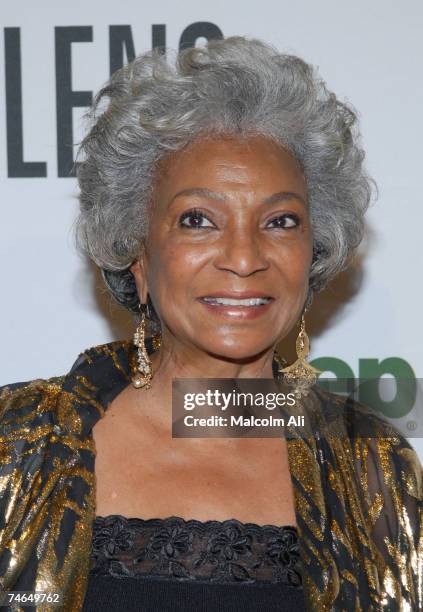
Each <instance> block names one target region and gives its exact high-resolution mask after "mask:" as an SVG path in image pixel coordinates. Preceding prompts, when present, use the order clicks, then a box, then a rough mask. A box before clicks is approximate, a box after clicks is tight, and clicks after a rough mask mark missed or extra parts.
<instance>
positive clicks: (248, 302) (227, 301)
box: [203, 297, 271, 306]
mask: <svg viewBox="0 0 423 612" xmlns="http://www.w3.org/2000/svg"><path fill="white" fill-rule="evenodd" d="M270 299H271V298H246V299H244V300H236V299H233V298H223V297H216V298H215V297H213V298H212V297H204V298H203V300H204V301H205V302H208V303H209V304H222V306H260V304H267V302H270Z"/></svg>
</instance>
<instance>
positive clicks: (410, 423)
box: [407, 421, 417, 431]
mask: <svg viewBox="0 0 423 612" xmlns="http://www.w3.org/2000/svg"><path fill="white" fill-rule="evenodd" d="M407 429H408V430H409V431H415V430H416V429H417V423H416V421H407Z"/></svg>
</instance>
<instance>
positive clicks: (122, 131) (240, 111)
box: [76, 37, 373, 331]
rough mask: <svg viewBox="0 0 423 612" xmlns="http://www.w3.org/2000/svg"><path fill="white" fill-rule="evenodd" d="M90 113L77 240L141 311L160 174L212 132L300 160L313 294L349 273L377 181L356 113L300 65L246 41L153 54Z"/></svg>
mask: <svg viewBox="0 0 423 612" xmlns="http://www.w3.org/2000/svg"><path fill="white" fill-rule="evenodd" d="M88 116H89V119H90V121H91V125H92V127H91V130H90V131H89V133H88V135H87V136H86V137H85V139H84V140H83V142H82V144H81V147H80V150H79V155H78V158H80V157H82V161H81V162H80V163H79V164H78V169H77V177H78V182H79V187H80V215H79V218H78V220H77V224H76V238H77V244H78V246H79V248H80V249H82V251H84V252H85V253H87V254H88V255H89V256H90V257H91V258H92V259H93V260H94V261H95V263H96V264H97V265H98V266H100V268H101V270H102V274H103V278H104V280H105V282H106V285H107V286H108V288H109V290H110V291H111V293H112V294H113V296H114V297H115V299H116V300H117V301H118V302H119V303H120V304H122V305H123V306H126V307H127V308H128V309H129V310H131V311H133V312H136V311H137V310H138V309H139V300H138V295H137V291H136V287H135V282H134V278H133V275H132V273H131V272H130V270H129V266H130V265H131V264H132V262H133V261H134V260H135V259H136V257H137V256H139V254H140V252H141V248H142V245H143V243H144V241H145V239H146V237H147V233H148V219H149V215H148V210H149V208H148V205H149V202H150V201H151V197H152V185H153V179H154V171H155V168H156V167H157V163H158V162H159V160H161V159H162V158H163V157H164V156H165V155H166V154H168V153H169V152H172V151H178V150H180V149H182V148H183V147H185V146H186V145H187V144H189V143H190V142H192V141H193V140H194V139H196V138H198V137H201V136H202V135H214V134H216V135H219V134H221V135H239V136H246V137H248V136H249V135H263V136H266V137H268V138H270V139H272V140H273V141H275V142H277V143H279V144H280V145H281V146H283V147H284V148H286V149H288V150H289V151H291V153H292V154H293V155H294V156H295V157H296V159H297V161H298V162H299V163H300V166H301V168H302V170H303V173H304V176H305V180H306V184H307V191H308V198H309V206H310V216H311V222H312V226H313V235H314V247H313V261H312V266H311V270H310V280H309V282H310V289H311V290H312V291H313V290H314V291H319V290H321V289H322V288H323V287H324V286H325V285H326V284H327V283H328V282H329V281H330V280H331V279H332V278H333V277H334V276H335V275H336V274H337V273H338V272H340V271H341V270H342V269H343V268H345V267H346V265H347V263H348V261H349V259H350V257H351V255H352V254H353V252H354V250H355V249H356V248H357V246H358V245H359V243H360V241H361V239H362V236H363V231H364V223H363V215H364V213H365V211H366V209H367V207H368V205H369V202H370V198H371V195H372V187H373V181H372V179H371V178H370V177H369V176H368V175H367V173H366V171H365V170H364V168H363V159H364V152H363V150H362V149H361V147H360V144H359V132H358V128H357V116H356V113H355V112H354V111H353V110H352V108H350V106H348V105H347V104H345V103H343V102H340V101H339V100H338V99H337V98H336V96H335V95H334V94H333V93H331V92H330V91H328V89H327V88H326V85H325V83H324V82H323V81H322V79H321V78H320V77H319V75H318V74H317V73H316V71H315V70H314V69H313V67H312V66H310V65H309V64H307V63H305V62H304V61H303V60H301V59H300V58H298V57H295V56H293V55H285V54H281V53H279V52H278V51H277V50H276V49H274V48H273V47H271V46H270V45H267V44H265V43H263V42H261V41H259V40H256V39H246V38H244V37H231V38H227V39H225V40H213V41H209V42H208V44H207V46H205V47H195V48H190V49H185V50H183V51H180V52H179V53H178V54H177V56H176V61H174V62H173V64H171V63H170V62H169V61H168V60H167V59H166V57H165V56H164V55H163V54H160V53H159V52H156V51H152V52H148V53H145V54H143V55H140V56H139V57H137V58H136V59H135V60H134V61H133V62H131V63H130V64H128V65H127V66H125V67H123V68H122V69H121V70H118V71H117V72H115V73H114V74H113V76H112V77H111V78H110V80H109V82H108V83H107V84H106V85H105V86H104V87H103V88H102V89H101V91H100V92H99V93H98V94H97V96H96V98H95V101H94V104H93V106H92V109H91V111H90V112H89V115H88ZM150 306H151V304H150ZM151 311H153V312H152V315H151V319H152V321H151V323H152V327H153V328H154V327H155V328H156V331H157V330H158V326H159V319H158V317H157V314H156V313H155V312H154V309H152V308H150V312H151Z"/></svg>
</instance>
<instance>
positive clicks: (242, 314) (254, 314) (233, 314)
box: [197, 291, 275, 321]
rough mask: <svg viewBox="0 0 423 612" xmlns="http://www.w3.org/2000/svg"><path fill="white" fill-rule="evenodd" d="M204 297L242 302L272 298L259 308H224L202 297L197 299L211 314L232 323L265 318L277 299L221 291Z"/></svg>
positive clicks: (261, 294) (260, 295) (256, 294)
mask: <svg viewBox="0 0 423 612" xmlns="http://www.w3.org/2000/svg"><path fill="white" fill-rule="evenodd" d="M203 297H224V298H233V299H240V300H242V299H248V298H257V297H267V298H270V301H269V302H267V303H266V304H259V305H258V306H224V305H223V304H210V303H209V302H205V301H204V300H203V298H202V297H200V298H197V300H198V302H199V303H200V304H202V305H203V306H204V307H205V308H207V309H208V311H209V312H210V313H213V314H215V315H217V316H218V317H223V318H226V319H230V320H232V321H247V320H250V319H257V318H258V317H261V316H263V315H264V314H265V313H266V312H267V311H268V310H269V309H270V308H271V307H272V304H274V303H275V298H273V297H271V296H270V295H266V294H265V293H261V292H258V291H243V292H233V291H221V292H219V293H209V294H208V295H205V296H203Z"/></svg>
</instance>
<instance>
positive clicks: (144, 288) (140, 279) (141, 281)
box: [130, 255, 148, 304]
mask: <svg viewBox="0 0 423 612" xmlns="http://www.w3.org/2000/svg"><path fill="white" fill-rule="evenodd" d="M130 270H131V272H132V274H133V275H134V278H135V284H136V286H137V291H138V296H139V298H140V302H141V304H146V303H147V295H148V285H147V274H146V266H145V260H144V256H143V255H140V257H139V259H136V260H135V261H134V263H133V264H132V266H131V267H130Z"/></svg>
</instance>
